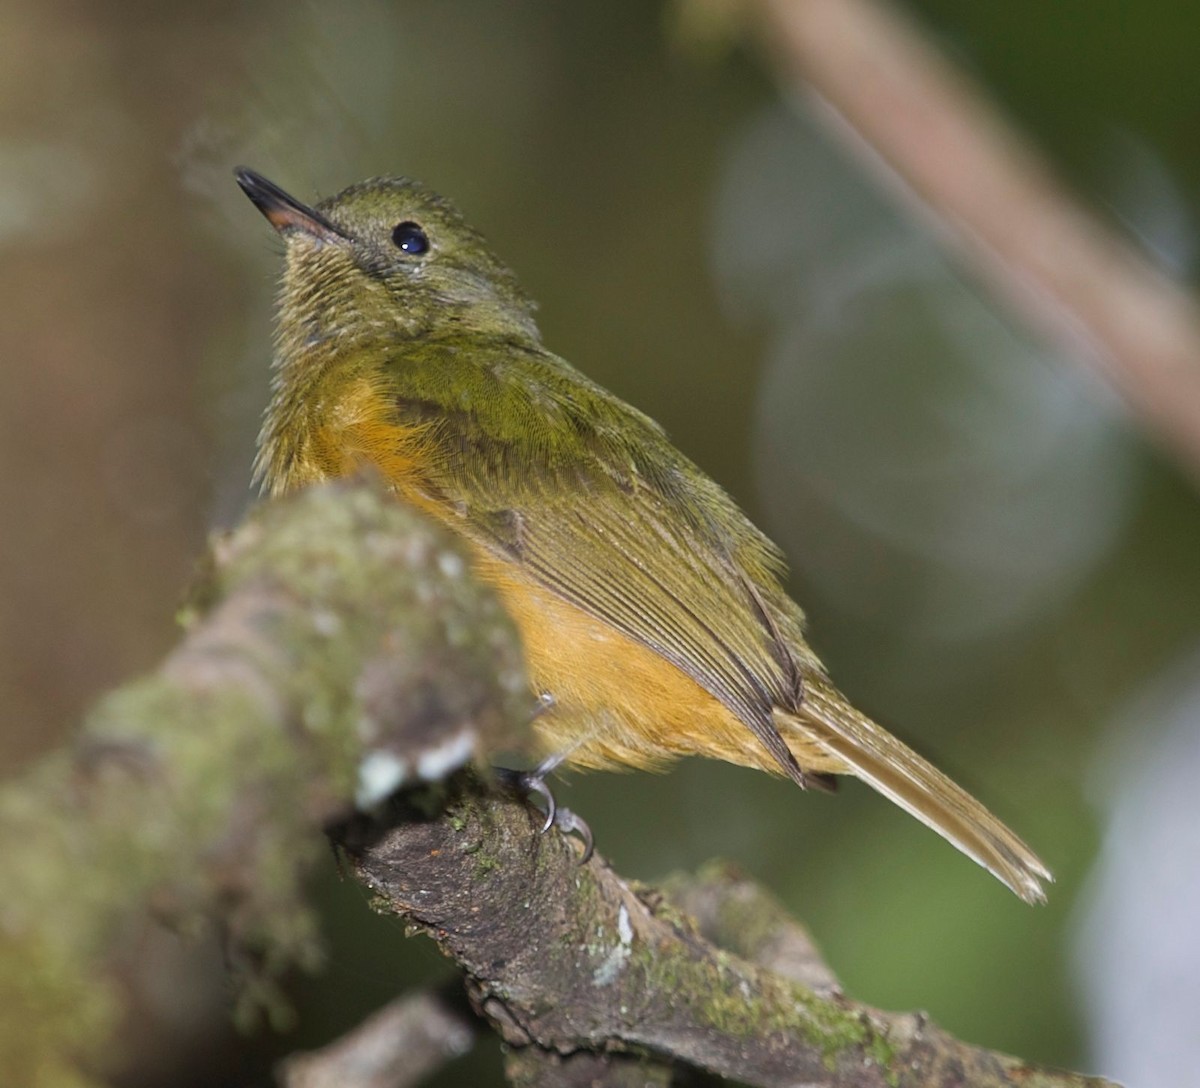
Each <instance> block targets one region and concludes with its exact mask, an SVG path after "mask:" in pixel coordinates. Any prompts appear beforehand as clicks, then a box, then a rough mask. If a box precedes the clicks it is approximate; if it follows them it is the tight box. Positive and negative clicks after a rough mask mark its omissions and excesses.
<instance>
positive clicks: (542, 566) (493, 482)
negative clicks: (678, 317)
mask: <svg viewBox="0 0 1200 1088" xmlns="http://www.w3.org/2000/svg"><path fill="white" fill-rule="evenodd" d="M236 177H237V181H238V183H239V185H241V187H242V189H243V190H244V191H245V193H246V195H247V196H249V198H250V199H251V200H252V201H253V202H254V203H255V205H256V206H257V207H258V209H259V210H260V211H261V212H262V213H263V214H264V215H265V216H266V217H267V219H268V220H269V221H270V223H271V225H272V226H273V227H274V228H275V229H276V230H277V231H278V232H279V233H280V235H281V236H282V237H283V239H284V242H285V246H286V257H285V267H284V273H283V281H282V287H281V290H280V296H279V311H278V329H277V339H276V352H275V361H274V379H273V384H272V389H273V394H272V398H271V402H270V405H269V407H268V408H267V411H266V415H265V419H264V422H263V427H262V432H261V434H260V436H259V445H258V456H257V460H256V463H255V474H256V479H257V481H258V482H259V484H260V486H261V487H262V488H263V490H264V491H266V492H268V493H269V494H271V495H280V494H283V493H285V492H289V491H292V490H293V489H295V488H299V487H302V486H305V485H307V484H311V483H315V482H318V481H322V480H327V479H330V478H333V477H339V476H344V475H347V474H351V473H354V472H356V471H359V470H360V469H361V468H363V467H364V466H373V468H374V469H375V470H376V471H377V472H378V473H379V474H380V475H381V476H382V477H383V479H384V480H385V481H386V483H387V486H388V487H389V488H390V489H391V490H392V491H393V492H394V494H395V496H396V497H397V499H399V500H401V501H403V502H406V503H410V504H412V505H413V506H415V507H418V508H419V509H421V510H423V511H425V512H426V513H428V514H429V515H431V516H432V517H434V518H435V519H437V520H438V521H439V522H441V523H442V524H444V525H447V526H449V527H450V529H452V530H453V531H454V532H456V533H458V534H459V535H460V536H461V537H462V538H463V540H464V541H465V542H466V544H467V546H468V549H469V552H470V554H471V555H472V556H473V566H474V572H475V574H476V575H477V576H478V577H479V578H481V579H482V580H483V581H484V582H486V583H488V584H490V585H491V586H492V587H493V588H494V589H495V590H496V592H497V593H498V594H499V596H500V598H501V601H502V603H503V604H504V605H505V607H506V608H507V609H508V611H509V613H510V614H511V616H512V618H513V620H514V622H515V623H516V626H517V628H518V630H519V631H520V635H521V639H522V643H523V646H524V652H525V658H526V664H527V669H528V673H529V678H530V682H531V684H532V687H533V691H534V694H536V695H537V696H538V697H539V698H540V700H541V703H542V707H543V709H542V711H541V713H539V714H538V715H537V718H536V721H535V730H536V732H537V734H538V738H539V741H540V743H541V744H542V745H543V746H544V749H545V751H546V752H548V753H552V754H555V756H556V757H559V758H561V759H562V760H563V761H565V762H566V763H568V764H569V765H572V766H576V767H580V768H609V769H613V768H619V767H634V768H659V767H662V766H664V765H665V764H667V763H669V762H671V761H673V760H675V759H678V758H679V757H682V756H688V755H702V756H709V757H713V758H716V759H724V760H727V761H729V762H730V763H736V764H740V765H743V766H747V767H755V768H758V769H760V770H763V771H767V772H770V773H772V774H777V775H786V776H787V777H789V778H790V779H792V780H793V781H794V782H796V783H797V784H798V785H800V786H801V787H805V788H810V787H820V788H826V789H828V788H830V785H831V783H832V778H831V776H833V775H843V774H850V775H855V776H857V777H858V778H861V779H862V780H863V781H865V782H867V783H868V784H869V785H870V786H872V787H874V788H875V789H876V790H878V791H879V792H880V793H882V794H883V795H884V796H885V797H888V798H889V799H891V800H892V801H894V802H895V803H896V804H898V805H899V806H900V807H901V808H903V809H905V810H907V811H908V812H910V813H911V814H912V815H913V816H915V817H916V818H917V819H918V820H921V821H922V822H923V823H925V824H927V825H928V826H929V827H931V828H933V829H934V830H935V831H937V832H938V833H939V834H941V835H942V836H944V837H945V838H946V839H947V840H949V841H950V842H951V843H953V844H954V845H955V846H956V847H958V849H959V850H961V851H962V852H963V853H965V854H966V855H967V856H968V857H971V858H974V860H975V861H977V862H978V863H979V864H980V865H982V866H983V867H984V868H986V869H987V870H988V871H989V872H991V873H993V874H994V875H995V876H996V877H998V878H999V879H1000V880H1001V881H1003V882H1004V883H1005V884H1006V885H1008V887H1009V888H1011V889H1012V890H1013V891H1014V892H1015V893H1016V894H1017V895H1018V896H1020V897H1021V898H1022V899H1024V900H1025V901H1026V902H1031V903H1032V902H1039V901H1044V899H1045V895H1044V893H1043V890H1042V884H1041V881H1042V880H1050V879H1052V877H1051V876H1050V873H1049V871H1048V870H1047V868H1046V867H1045V865H1043V864H1042V862H1041V861H1039V860H1038V858H1037V856H1036V855H1035V854H1034V853H1033V852H1032V851H1031V850H1030V849H1029V847H1027V846H1026V845H1025V844H1024V843H1023V842H1022V841H1021V840H1020V839H1019V838H1018V837H1017V836H1016V835H1015V834H1013V832H1012V831H1010V830H1009V829H1008V828H1007V827H1005V826H1004V824H1003V823H1001V822H1000V821H999V820H998V819H997V818H996V817H995V816H993V815H992V814H991V813H990V812H988V810H987V809H985V808H984V807H983V806H982V805H981V804H980V803H979V802H978V801H976V800H975V799H974V798H973V797H971V796H970V795H969V794H967V793H966V792H965V791H964V790H962V789H960V788H959V787H958V786H957V785H955V784H954V783H953V782H951V781H950V779H948V778H947V777H946V776H945V775H943V774H942V773H941V772H940V771H938V770H936V769H935V768H934V767H932V766H931V765H930V764H929V763H927V762H926V761H925V760H924V759H922V758H921V757H920V756H918V755H917V754H916V753H915V752H913V751H912V750H911V749H910V748H908V747H907V746H906V745H904V744H902V743H901V742H900V741H899V740H897V739H896V738H895V737H893V736H892V735H891V734H890V733H888V732H887V731H886V730H884V729H883V728H882V727H880V726H879V725H876V724H875V723H874V722H873V721H871V720H870V719H869V718H868V717H866V716H865V715H864V714H861V713H860V712H859V711H857V710H856V709H855V708H854V707H853V706H852V705H851V704H850V702H849V701H848V700H847V699H846V698H845V696H843V695H842V694H841V692H840V691H838V689H837V688H836V687H835V686H834V685H833V683H832V682H831V680H830V679H829V676H828V674H827V672H826V670H825V668H824V666H823V665H822V664H821V662H820V660H818V658H817V656H816V654H814V653H813V651H812V650H811V649H810V648H809V645H808V643H807V642H806V641H805V638H804V615H803V613H802V612H801V610H800V608H799V607H798V606H797V605H796V604H795V603H794V602H793V601H792V600H791V599H790V598H789V597H788V595H787V594H786V592H785V591H784V589H783V587H782V584H781V579H782V577H783V573H784V561H783V557H782V555H781V553H780V552H779V550H778V549H777V548H776V547H775V546H774V545H773V544H772V543H771V541H769V540H768V539H767V537H766V536H765V535H764V534H763V533H761V532H760V531H759V530H758V529H757V528H755V526H754V525H753V524H751V522H750V521H749V519H748V518H747V517H746V516H745V515H744V514H743V513H742V511H741V510H740V509H739V508H738V507H737V505H736V504H735V503H734V502H733V500H732V499H731V498H730V497H729V496H728V495H727V494H726V493H725V492H724V491H723V490H722V489H721V488H720V487H719V486H718V485H717V484H716V483H714V482H713V481H712V480H710V479H709V478H708V476H706V475H705V474H704V473H703V472H702V471H701V470H700V469H699V468H698V467H697V466H696V465H695V464H693V463H692V462H691V461H690V460H688V458H687V457H685V456H684V455H683V454H682V453H681V452H680V451H679V450H677V449H676V448H675V447H674V446H673V445H672V444H671V442H670V441H669V440H668V438H667V436H666V434H665V433H664V432H663V430H662V428H661V427H659V426H658V424H656V423H655V422H654V421H653V420H651V419H650V418H648V417H647V416H645V415H643V414H642V413H641V412H639V411H638V410H637V409H636V408H633V407H631V406H630V405H628V404H626V403H624V402H623V401H622V400H620V399H619V398H617V397H616V396H614V395H613V394H612V393H609V392H608V391H607V390H605V389H602V388H601V387H600V386H598V385H597V384H595V383H594V382H592V381H590V380H589V379H588V378H587V377H585V376H584V375H583V374H581V373H580V372H579V371H578V370H576V369H575V368H574V367H573V366H571V365H570V364H569V363H567V362H566V361H565V360H563V359H560V358H559V357H558V356H556V355H554V354H553V353H552V352H550V351H548V350H547V349H546V348H545V347H544V346H543V345H542V340H541V335H540V333H539V332H538V327H537V325H536V323H535V322H534V304H533V303H532V302H531V301H530V299H529V298H528V297H527V296H526V295H525V294H524V292H523V291H522V290H521V288H520V286H519V285H518V283H517V280H516V277H515V276H514V274H513V273H512V272H511V271H510V270H509V269H508V268H507V267H506V266H505V265H504V264H503V263H502V262H501V261H500V260H499V259H498V258H497V257H496V256H494V255H493V253H492V251H491V250H490V249H489V248H488V246H487V244H486V243H485V242H484V240H483V238H482V237H481V236H480V234H479V233H478V232H476V231H475V230H474V229H473V228H472V227H471V226H470V225H469V224H468V223H467V222H466V221H465V220H464V219H463V217H462V216H461V215H460V214H459V212H458V211H457V210H456V209H455V208H454V206H453V205H451V204H450V203H449V202H448V201H446V200H445V199H444V198H442V197H440V196H438V195H437V194H435V193H433V192H431V191H430V190H429V189H426V188H425V187H423V186H422V185H420V184H418V183H417V182H414V181H411V180H409V179H406V178H398V177H381V178H374V179H371V180H368V181H364V182H361V183H359V184H357V185H352V186H350V187H349V188H347V189H344V190H343V191H342V192H340V193H338V194H337V195H336V196H332V197H330V198H328V199H327V200H323V201H321V202H320V203H318V204H316V205H315V206H311V207H310V206H308V205H305V204H303V203H301V202H300V201H298V200H296V199H295V198H293V197H291V196H289V195H288V194H287V193H286V192H284V191H283V190H282V189H280V188H279V187H278V186H277V185H275V184H273V183H272V182H270V181H268V180H267V179H266V178H264V177H263V176H262V175H261V174H258V173H256V172H254V171H253V170H249V169H246V168H244V167H242V168H239V169H238V170H237V171H236Z"/></svg>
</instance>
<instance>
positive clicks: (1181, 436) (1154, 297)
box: [745, 0, 1200, 482]
mask: <svg viewBox="0 0 1200 1088" xmlns="http://www.w3.org/2000/svg"><path fill="white" fill-rule="evenodd" d="M745 10H746V11H747V12H749V13H750V14H751V15H752V16H753V21H754V25H755V28H756V30H757V31H758V35H757V36H758V38H759V40H760V41H761V42H762V43H763V46H764V47H765V50H766V52H767V54H768V55H769V57H770V58H771V61H772V63H773V67H774V68H775V70H776V72H777V74H778V77H779V80H780V82H781V83H782V84H783V85H784V86H785V87H787V88H788V89H789V90H793V91H795V90H810V91H815V92H816V94H818V95H819V96H820V97H821V98H822V99H824V101H825V102H826V103H827V104H828V105H829V106H830V107H831V108H832V110H833V111H834V112H835V114H836V115H837V116H838V117H839V118H840V119H841V120H842V121H843V122H844V123H845V126H846V127H845V128H842V129H841V130H840V134H841V135H843V136H845V135H846V131H847V130H849V131H851V132H853V133H854V134H856V136H857V137H859V139H860V141H861V143H859V141H852V143H859V146H858V150H860V151H862V150H865V149H869V150H870V152H871V153H872V154H870V155H868V156H867V158H868V160H869V161H870V162H872V163H873V164H874V165H876V166H878V164H879V162H880V161H882V162H884V163H886V164H887V165H888V166H889V167H890V168H891V170H893V171H894V172H895V176H896V177H898V178H899V179H900V180H901V181H902V182H903V185H904V186H905V187H906V188H907V190H908V194H909V195H910V196H912V197H915V198H916V199H917V200H919V201H920V202H921V204H922V205H923V207H924V209H925V210H926V211H927V212H928V213H930V214H931V215H932V216H933V217H934V219H935V221H936V223H937V224H938V226H939V227H940V228H941V231H942V233H943V234H944V235H945V236H946V237H947V238H948V239H949V240H950V241H951V242H952V243H953V245H954V246H955V247H956V248H957V249H958V250H959V252H960V253H962V254H964V255H965V257H966V258H967V260H968V262H969V263H970V265H971V266H972V267H973V268H975V269H976V270H977V271H979V272H980V273H981V274H983V275H984V276H985V277H986V278H987V279H988V280H989V281H990V282H991V283H992V284H993V286H994V288H995V289H996V290H997V293H998V294H999V295H1000V296H1001V297H1002V298H1003V299H1004V300H1005V301H1006V302H1008V303H1009V304H1010V305H1011V306H1012V307H1013V308H1014V310H1015V312H1016V314H1017V316H1018V317H1020V318H1022V319H1023V320H1025V321H1026V322H1028V323H1031V324H1033V325H1035V326H1037V327H1039V328H1040V329H1041V330H1042V332H1043V333H1049V334H1050V335H1051V336H1053V337H1054V338H1056V339H1057V340H1058V341H1060V342H1062V343H1065V344H1066V345H1067V346H1068V347H1069V348H1070V349H1071V350H1072V351H1073V353H1074V354H1075V355H1076V356H1077V357H1079V358H1081V359H1083V360H1085V361H1086V362H1087V363H1089V364H1090V365H1093V366H1095V367H1097V368H1099V369H1100V370H1101V371H1102V372H1103V373H1104V374H1105V376H1106V377H1107V378H1108V379H1109V380H1110V381H1111V383H1112V384H1113V385H1114V386H1115V387H1116V389H1117V390H1118V391H1119V392H1120V393H1121V395H1122V396H1123V397H1124V398H1125V400H1126V402H1127V403H1128V404H1129V406H1130V407H1131V408H1132V409H1133V411H1134V412H1135V413H1136V414H1137V415H1138V416H1139V417H1140V418H1141V420H1142V422H1143V423H1144V425H1145V426H1146V428H1147V429H1148V430H1149V431H1150V433H1151V434H1152V435H1153V436H1155V437H1156V438H1157V439H1158V440H1159V441H1160V442H1161V443H1162V444H1163V445H1165V446H1166V447H1167V448H1169V449H1171V450H1173V451H1174V454H1175V456H1176V457H1177V458H1178V459H1179V461H1180V462H1181V463H1182V464H1183V466H1184V467H1185V468H1186V469H1187V470H1188V471H1189V472H1190V473H1191V474H1192V476H1193V478H1194V479H1195V480H1196V481H1197V482H1200V309H1198V307H1197V304H1196V301H1195V299H1194V298H1193V297H1192V295H1191V294H1189V293H1188V292H1187V291H1186V290H1185V289H1184V288H1182V287H1181V286H1180V285H1179V284H1178V283H1177V282H1175V281H1174V280H1172V279H1171V278H1170V277H1169V276H1167V275H1165V274H1164V273H1163V272H1161V271H1160V270H1159V269H1157V268H1156V267H1154V266H1153V265H1152V264H1151V263H1150V262H1149V261H1148V260H1146V258H1145V257H1143V256H1142V255H1141V253H1140V252H1138V251H1137V250H1136V249H1135V248H1134V247H1133V246H1132V245H1130V244H1129V243H1127V242H1126V241H1124V240H1123V239H1122V238H1120V237H1119V236H1118V235H1117V234H1115V233H1114V232H1113V231H1112V230H1110V229H1108V228H1107V227H1105V226H1104V225H1102V224H1101V223H1100V222H1099V221H1098V220H1097V218H1096V217H1095V216H1094V215H1092V214H1091V213H1090V212H1088V211H1087V210H1085V209H1084V208H1083V207H1082V206H1081V204H1080V202H1079V201H1078V200H1077V199H1076V198H1075V197H1074V196H1073V195H1072V194H1070V193H1069V192H1068V191H1067V190H1066V189H1065V188H1064V187H1063V186H1062V185H1061V184H1060V183H1059V182H1058V181H1057V180H1056V179H1055V177H1054V176H1053V174H1052V172H1051V171H1050V169H1049V168H1048V167H1047V165H1046V164H1045V163H1044V161H1042V158H1041V156H1039V155H1038V154H1037V152H1036V151H1035V150H1033V149H1032V148H1031V147H1030V146H1029V145H1028V144H1027V143H1026V142H1025V141H1024V140H1022V139H1021V137H1020V136H1018V135H1017V133H1016V132H1014V130H1013V129H1012V127H1011V126H1009V125H1008V124H1007V123H1006V122H1005V121H1004V120H1003V119H1002V118H1001V117H1000V116H999V114H998V112H997V111H996V110H995V109H994V108H993V107H992V106H991V105H990V104H989V102H988V101H987V100H986V97H985V96H984V94H983V93H982V92H981V91H980V90H979V89H978V88H977V87H975V86H974V85H973V84H972V83H971V82H970V81H969V80H968V79H967V77H966V76H965V75H964V74H963V73H962V72H961V71H959V70H957V69H956V68H955V67H954V66H953V65H952V64H951V63H950V62H949V61H948V60H947V59H946V58H945V57H944V56H942V55H941V54H940V53H939V52H938V51H937V50H936V49H934V48H933V47H932V46H931V45H930V44H929V43H928V42H927V41H926V40H925V39H924V38H923V37H922V36H921V34H920V33H919V32H918V31H917V30H916V29H915V28H914V27H913V25H912V24H911V23H910V22H909V21H908V20H907V19H905V18H904V17H903V16H901V15H900V13H898V12H897V11H896V10H895V9H894V8H893V7H891V6H889V5H887V4H885V3H883V2H881V0H745ZM836 127H837V126H835V128H836ZM862 145H865V148H864V147H863V146H862Z"/></svg>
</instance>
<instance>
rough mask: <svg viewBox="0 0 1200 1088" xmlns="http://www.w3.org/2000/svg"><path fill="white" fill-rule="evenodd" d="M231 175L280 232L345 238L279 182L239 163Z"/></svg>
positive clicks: (326, 238)
mask: <svg viewBox="0 0 1200 1088" xmlns="http://www.w3.org/2000/svg"><path fill="white" fill-rule="evenodd" d="M233 174H234V177H236V178H237V183H238V184H239V185H240V186H241V187H242V192H244V193H245V194H246V195H247V196H248V197H249V198H250V199H251V200H253V201H254V206H255V207H256V208H258V210H259V211H260V212H262V213H263V215H265V216H266V217H267V220H268V221H269V222H270V224H271V226H273V227H274V228H275V229H276V230H277V231H279V233H280V234H287V233H289V232H290V231H294V230H298V231H303V232H304V233H305V234H307V235H309V236H310V237H312V238H316V239H318V240H319V241H322V242H340V241H344V240H345V238H346V235H345V234H344V233H343V232H342V231H341V230H339V229H338V228H337V227H335V226H334V225H333V224H332V223H331V222H329V220H328V219H326V218H325V216H323V215H322V214H321V213H320V212H319V211H317V210H316V209H315V208H310V207H309V206H308V205H307V204H301V203H300V201H298V200H297V199H296V198H295V197H293V196H288V194H287V193H285V192H284V191H283V190H282V189H281V188H279V186H278V185H276V184H275V183H274V182H273V181H268V180H267V179H266V178H264V177H263V176H262V174H260V173H258V172H257V171H255V170H251V169H250V168H249V167H246V166H239V167H238V168H237V169H236V170H234V172H233Z"/></svg>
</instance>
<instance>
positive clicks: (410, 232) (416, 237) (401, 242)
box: [392, 219, 429, 257]
mask: <svg viewBox="0 0 1200 1088" xmlns="http://www.w3.org/2000/svg"><path fill="white" fill-rule="evenodd" d="M392 241H393V242H394V243H395V244H396V248H397V249H402V250H404V252H405V253H408V254H410V255H412V256H413V257H419V256H420V255H421V254H422V253H428V252H429V236H428V235H427V234H426V233H425V232H424V231H423V230H422V229H421V228H420V227H419V226H417V224H416V223H413V222H411V221H410V220H407V219H406V220H405V221H404V222H403V223H397V224H396V226H395V228H394V229H393V230H392Z"/></svg>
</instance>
